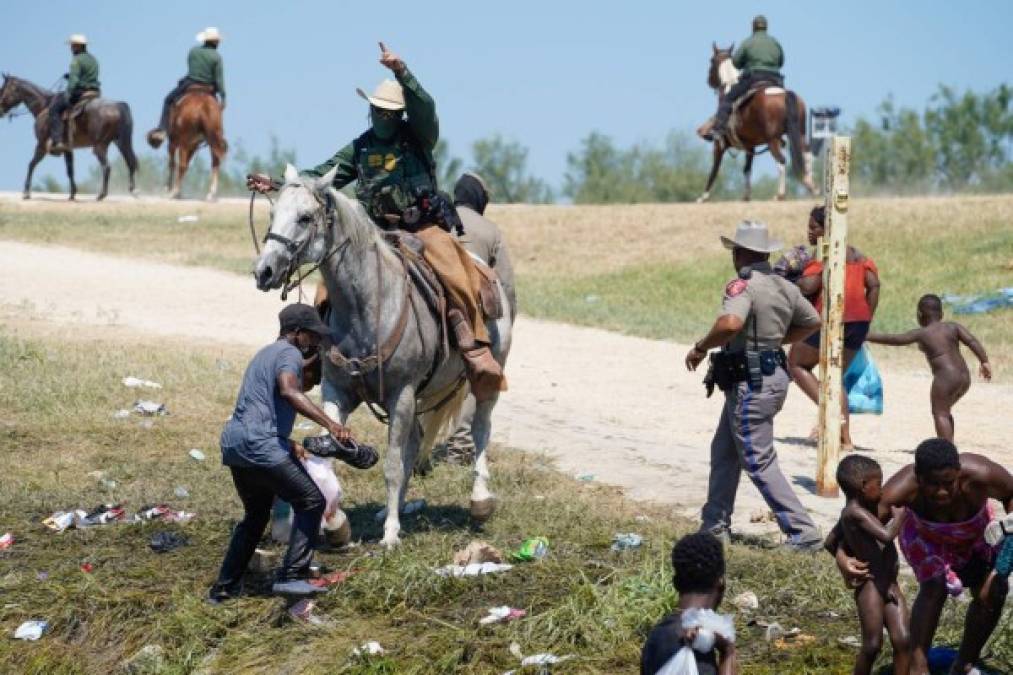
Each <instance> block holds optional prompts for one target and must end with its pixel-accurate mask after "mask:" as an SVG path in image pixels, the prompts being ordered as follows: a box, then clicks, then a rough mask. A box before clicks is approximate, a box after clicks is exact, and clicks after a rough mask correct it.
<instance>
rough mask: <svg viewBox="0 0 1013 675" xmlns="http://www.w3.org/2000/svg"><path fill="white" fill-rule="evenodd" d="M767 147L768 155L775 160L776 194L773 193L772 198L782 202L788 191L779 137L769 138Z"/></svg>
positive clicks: (786, 173)
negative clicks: (768, 149)
mask: <svg viewBox="0 0 1013 675" xmlns="http://www.w3.org/2000/svg"><path fill="white" fill-rule="evenodd" d="M767 147H768V148H770V156H771V157H773V158H774V161H775V162H777V194H776V195H774V199H776V200H777V201H779V202H783V201H784V197H785V195H786V194H787V192H788V170H787V168H786V167H785V158H784V153H783V152H781V139H779V138H772V139H770V142H769V143H768V144H767Z"/></svg>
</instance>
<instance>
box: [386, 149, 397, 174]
mask: <svg viewBox="0 0 1013 675" xmlns="http://www.w3.org/2000/svg"><path fill="white" fill-rule="evenodd" d="M383 168H384V170H385V171H387V172H388V173H390V172H391V171H393V170H394V169H396V168H397V157H395V156H394V155H393V154H391V153H389V152H388V153H387V155H386V156H385V157H384V158H383Z"/></svg>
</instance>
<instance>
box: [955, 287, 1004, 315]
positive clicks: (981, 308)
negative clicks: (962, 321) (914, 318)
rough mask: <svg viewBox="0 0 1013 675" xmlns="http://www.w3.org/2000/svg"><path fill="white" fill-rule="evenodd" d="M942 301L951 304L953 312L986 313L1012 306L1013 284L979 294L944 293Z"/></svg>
mask: <svg viewBox="0 0 1013 675" xmlns="http://www.w3.org/2000/svg"><path fill="white" fill-rule="evenodd" d="M942 300H943V302H945V303H947V304H950V305H953V313H954V314H987V313H988V312H994V311H995V310H997V309H1002V308H1004V307H1013V286H1011V287H1009V288H1000V289H998V290H996V291H994V292H992V293H983V294H980V295H953V294H949V293H948V294H946V295H944V296H943V297H942Z"/></svg>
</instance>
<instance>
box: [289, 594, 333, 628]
mask: <svg viewBox="0 0 1013 675" xmlns="http://www.w3.org/2000/svg"><path fill="white" fill-rule="evenodd" d="M316 607H317V605H316V603H315V602H313V601H312V600H310V599H309V598H304V599H302V600H300V601H299V602H297V603H295V604H294V605H292V606H291V607H289V608H288V615H289V616H290V617H292V618H293V619H294V620H295V621H299V622H301V623H307V624H309V625H311V626H324V625H327V623H328V622H327V621H326V620H324V619H322V618H321V617H319V616H317V615H316V614H314V613H313V610H315V609H316Z"/></svg>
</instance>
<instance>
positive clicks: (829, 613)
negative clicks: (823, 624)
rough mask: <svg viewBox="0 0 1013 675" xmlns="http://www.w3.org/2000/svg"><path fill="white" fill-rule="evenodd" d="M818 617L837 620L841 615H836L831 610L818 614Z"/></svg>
mask: <svg viewBox="0 0 1013 675" xmlns="http://www.w3.org/2000/svg"><path fill="white" fill-rule="evenodd" d="M820 616H822V617H823V618H825V619H839V618H841V615H840V614H838V613H837V612H835V611H834V610H832V609H829V610H827V611H825V612H823V613H822V614H820Z"/></svg>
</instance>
